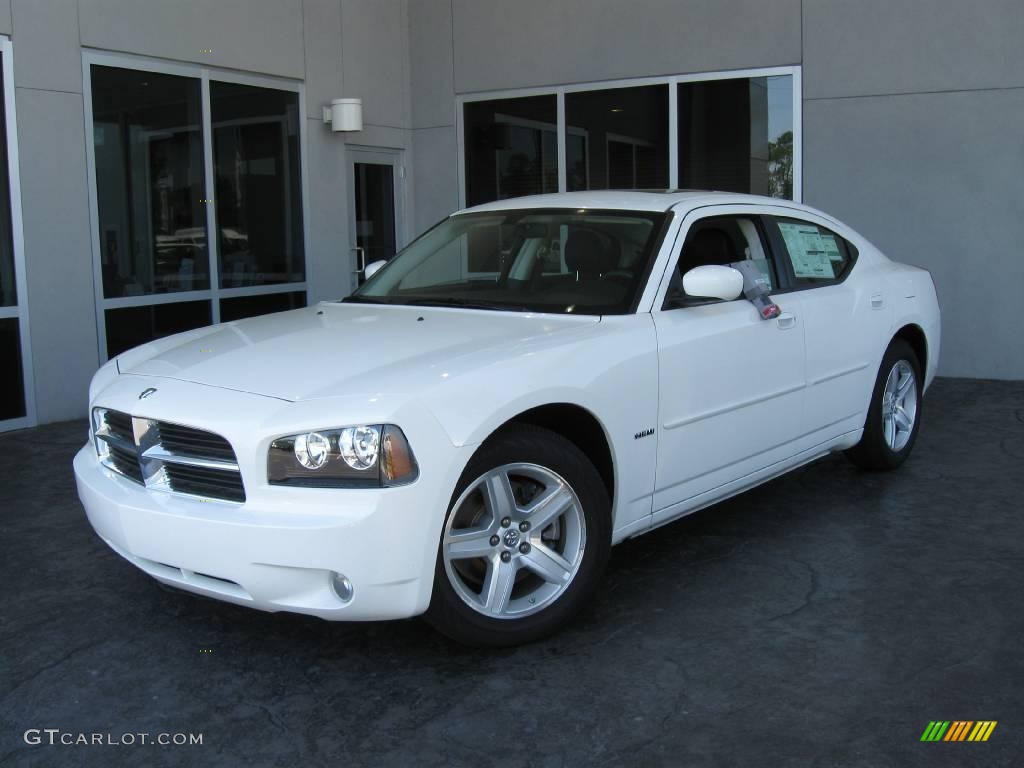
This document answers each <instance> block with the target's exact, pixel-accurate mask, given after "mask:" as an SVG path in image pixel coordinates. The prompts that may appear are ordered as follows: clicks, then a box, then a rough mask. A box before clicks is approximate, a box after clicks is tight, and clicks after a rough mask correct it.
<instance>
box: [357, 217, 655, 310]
mask: <svg viewBox="0 0 1024 768" xmlns="http://www.w3.org/2000/svg"><path fill="white" fill-rule="evenodd" d="M665 216H666V214H663V213H647V212H638V211H585V212H577V211H569V210H564V211H563V210H548V209H524V210H513V211H496V212H492V213H474V214H464V215H461V216H452V217H451V218H449V219H446V220H445V221H443V222H441V223H440V224H439V225H437V226H436V227H434V228H433V229H431V230H429V231H428V232H427V233H425V234H424V235H423V236H421V237H420V238H418V239H417V240H415V241H413V242H412V243H411V244H410V245H409V246H408V247H406V248H405V249H404V250H402V251H401V252H400V253H399V254H398V255H397V256H396V257H395V258H394V259H392V260H391V261H390V262H389V263H388V264H387V266H385V267H384V268H383V269H381V270H380V272H378V273H377V274H376V275H374V276H373V277H372V278H371V279H370V280H368V281H367V282H366V283H365V284H364V285H363V286H362V287H361V288H360V289H359V290H358V291H356V293H355V294H354V295H353V296H351V297H349V298H348V299H346V301H353V302H362V303H380V304H409V305H424V306H453V307H471V308H482V309H502V310H510V311H523V312H526V311H533V312H555V313H572V314H583V315H596V314H625V313H628V312H631V311H633V308H634V307H635V304H636V302H637V300H638V299H639V295H640V293H641V292H642V290H643V285H644V282H645V281H646V278H647V275H648V273H649V271H650V264H651V260H652V259H653V257H654V251H655V247H656V244H657V242H658V240H659V235H660V234H661V231H662V225H663V223H664V220H665ZM478 264H487V265H491V266H492V267H493V271H491V272H478V271H474V269H473V265H478Z"/></svg>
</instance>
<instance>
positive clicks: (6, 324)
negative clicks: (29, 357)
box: [0, 317, 25, 421]
mask: <svg viewBox="0 0 1024 768" xmlns="http://www.w3.org/2000/svg"><path fill="white" fill-rule="evenodd" d="M18 331H19V325H18V319H17V318H15V317H8V318H0V361H3V372H2V373H0V421H4V420H5V419H17V418H20V417H21V416H24V415H25V387H24V385H23V381H24V379H23V378H22V370H21V336H20V335H19V332H18Z"/></svg>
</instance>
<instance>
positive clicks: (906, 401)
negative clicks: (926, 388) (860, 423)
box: [882, 360, 917, 453]
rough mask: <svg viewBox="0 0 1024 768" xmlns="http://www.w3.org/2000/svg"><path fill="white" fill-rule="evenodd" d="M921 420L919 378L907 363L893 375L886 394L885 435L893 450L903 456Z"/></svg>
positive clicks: (884, 395) (894, 369) (889, 378)
mask: <svg viewBox="0 0 1024 768" xmlns="http://www.w3.org/2000/svg"><path fill="white" fill-rule="evenodd" d="M916 419H917V377H916V376H915V375H914V369H913V368H912V367H911V365H910V363H908V362H907V361H906V360H899V361H897V363H896V365H894V366H893V367H892V370H891V371H889V376H888V378H887V379H886V380H885V389H884V390H883V392H882V434H883V436H884V437H885V442H886V444H887V445H888V446H889V448H890V450H892V451H893V452H895V453H899V452H900V451H901V450H903V448H904V446H906V444H907V441H908V440H910V436H911V434H913V432H914V422H915V421H916Z"/></svg>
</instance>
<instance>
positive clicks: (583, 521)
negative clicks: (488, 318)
mask: <svg viewBox="0 0 1024 768" xmlns="http://www.w3.org/2000/svg"><path fill="white" fill-rule="evenodd" d="M610 506H611V505H610V503H609V499H608V492H607V490H606V489H605V486H604V483H603V482H602V481H601V477H600V475H599V474H598V472H597V470H596V469H595V468H594V466H593V464H591V462H590V461H589V460H588V459H587V457H586V456H585V455H584V454H583V453H582V451H580V449H579V448H577V447H576V446H575V445H574V444H573V443H571V442H570V441H568V440H566V439H565V438H564V437H562V436H561V435H558V434H556V433H554V432H551V431H549V430H546V429H541V428H539V427H534V426H531V425H514V426H512V427H510V428H507V429H504V430H502V431H501V432H499V433H498V434H497V435H495V436H494V437H492V438H491V439H490V440H489V441H488V442H487V443H485V444H484V445H483V446H482V447H481V448H480V450H479V451H478V452H477V454H476V455H475V456H474V457H473V458H472V459H471V460H470V462H469V465H468V466H467V468H466V471H465V472H464V473H463V475H462V478H461V479H460V482H459V484H458V486H457V488H456V492H455V494H454V499H453V501H452V504H451V506H450V508H449V512H448V517H447V520H446V522H445V527H444V533H443V534H442V537H441V542H440V546H439V549H438V556H437V565H436V568H435V575H434V593H433V598H432V600H431V604H430V608H429V609H428V611H427V614H426V618H427V620H428V621H429V622H430V623H431V624H432V625H433V626H434V627H435V628H437V629H438V630H440V631H441V632H443V633H444V634H446V635H448V636H449V637H451V638H453V639H455V640H458V641H460V642H463V643H467V644H470V645H487V646H503V645H516V644H519V643H524V642H530V641H531V640H536V639H538V638H541V637H543V636H545V635H547V634H550V633H551V632H554V631H555V630H557V629H558V628H559V627H560V626H562V625H563V624H564V623H565V622H566V621H568V619H569V618H570V617H571V616H572V614H574V613H575V612H576V611H577V610H578V609H579V608H580V607H581V605H582V604H583V603H584V602H585V600H586V599H587V598H588V597H590V596H591V595H592V594H593V592H594V589H595V587H596V584H597V581H598V580H599V578H600V576H601V573H602V572H603V570H604V567H605V564H606V562H607V559H608V552H609V549H610V543H611V524H610V523H611V514H610V513H611V509H610Z"/></svg>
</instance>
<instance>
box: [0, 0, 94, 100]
mask: <svg viewBox="0 0 1024 768" xmlns="http://www.w3.org/2000/svg"><path fill="white" fill-rule="evenodd" d="M12 12H13V16H14V26H15V28H16V29H17V30H18V34H17V38H16V39H15V40H14V50H15V58H16V62H15V64H16V66H15V68H14V80H15V85H17V86H19V87H28V88H47V89H50V90H55V91H77V92H79V93H81V91H82V52H81V50H80V49H79V45H78V7H77V6H76V5H75V3H74V1H73V0H15V2H14V6H13V8H12Z"/></svg>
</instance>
